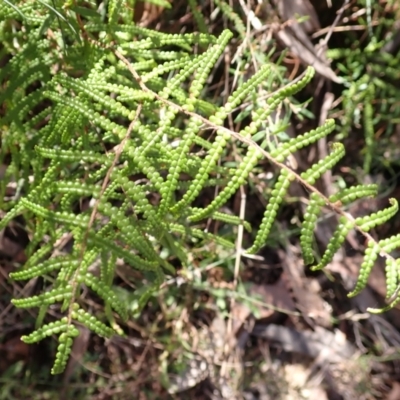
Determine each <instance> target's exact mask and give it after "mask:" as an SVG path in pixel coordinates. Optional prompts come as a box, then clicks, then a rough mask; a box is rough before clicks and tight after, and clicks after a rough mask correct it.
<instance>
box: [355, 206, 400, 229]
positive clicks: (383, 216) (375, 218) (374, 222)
mask: <svg viewBox="0 0 400 400" xmlns="http://www.w3.org/2000/svg"><path fill="white" fill-rule="evenodd" d="M389 202H390V204H391V207H388V208H386V209H385V210H380V211H378V212H376V213H373V214H371V215H367V216H366V217H360V218H357V219H356V225H357V226H358V227H359V228H360V229H361V230H363V231H364V232H368V231H369V230H371V229H372V228H375V227H376V226H378V225H382V224H383V223H385V222H386V221H388V220H389V219H390V218H392V217H393V216H394V215H395V214H396V213H397V211H398V210H399V204H398V202H397V200H396V199H393V198H392V199H389Z"/></svg>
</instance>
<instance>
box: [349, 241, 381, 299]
mask: <svg viewBox="0 0 400 400" xmlns="http://www.w3.org/2000/svg"><path fill="white" fill-rule="evenodd" d="M380 251H381V246H380V245H379V243H374V242H370V243H368V247H367V249H366V250H365V253H364V261H363V262H362V264H361V266H360V273H359V275H358V279H357V283H356V286H355V288H354V290H353V291H352V292H350V293H349V294H348V295H347V296H348V297H354V296H356V295H357V294H358V293H360V292H361V290H363V289H364V288H365V286H366V285H367V281H368V277H369V275H370V273H371V270H372V267H373V266H374V264H375V261H376V259H377V258H378V255H379V252H380Z"/></svg>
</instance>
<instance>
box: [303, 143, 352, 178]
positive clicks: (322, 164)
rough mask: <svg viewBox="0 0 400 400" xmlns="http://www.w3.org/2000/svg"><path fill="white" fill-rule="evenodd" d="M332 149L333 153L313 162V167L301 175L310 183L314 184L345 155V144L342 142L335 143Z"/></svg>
mask: <svg viewBox="0 0 400 400" xmlns="http://www.w3.org/2000/svg"><path fill="white" fill-rule="evenodd" d="M331 149H332V150H333V151H332V153H331V154H329V155H328V156H326V157H325V158H323V159H322V160H319V161H318V162H317V163H316V164H313V165H312V166H311V168H309V169H308V170H307V171H305V172H303V173H302V174H301V175H300V176H301V177H302V178H303V179H304V180H305V181H306V182H308V183H309V184H310V185H314V183H315V181H316V180H317V179H318V178H319V177H320V176H321V175H322V174H324V173H325V172H326V171H328V170H330V169H332V167H334V166H335V165H336V164H337V163H338V162H339V160H340V159H341V158H342V157H343V156H344V146H343V144H342V143H333V144H332V145H331Z"/></svg>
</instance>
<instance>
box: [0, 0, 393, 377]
mask: <svg viewBox="0 0 400 400" xmlns="http://www.w3.org/2000/svg"><path fill="white" fill-rule="evenodd" d="M155 3H157V4H161V3H164V2H155ZM219 3H220V6H221V9H224V12H225V13H228V11H229V10H228V9H227V8H226V7H227V6H226V3H223V2H219ZM88 4H89V3H88ZM120 5H121V2H120V1H110V2H109V7H108V18H106V17H105V16H104V15H100V14H98V13H97V11H96V10H95V9H94V8H90V5H87V6H85V7H77V6H76V5H75V4H70V3H62V2H56V1H55V2H54V5H53V6H50V5H49V4H47V3H46V4H45V3H43V2H21V3H18V4H15V5H14V6H11V5H10V4H8V3H1V5H0V19H1V20H2V21H4V22H3V23H2V25H1V33H0V34H1V38H2V41H3V42H4V48H5V49H6V51H7V54H10V55H11V61H10V62H9V63H8V64H7V66H6V67H5V68H3V69H2V70H1V71H0V80H1V83H2V86H3V87H4V91H3V93H2V94H1V100H2V102H3V103H4V110H5V111H4V115H3V114H2V116H1V117H2V118H1V126H2V130H3V132H2V137H1V140H2V143H1V158H0V159H1V160H4V159H5V157H6V156H7V157H9V158H10V160H11V161H10V163H9V166H8V169H7V172H6V179H5V181H4V182H2V183H1V191H2V193H4V192H5V188H6V185H7V182H8V181H10V180H15V181H17V182H20V183H19V184H20V186H21V187H20V190H19V193H20V194H19V195H18V196H16V197H15V198H13V199H12V200H11V201H9V202H4V201H3V199H2V200H1V201H2V203H1V208H4V209H6V210H8V213H7V214H6V216H5V218H4V219H3V220H2V221H1V222H0V230H1V229H4V228H5V227H6V226H7V225H8V224H9V223H10V222H11V221H12V220H13V219H14V218H15V217H16V216H19V215H22V216H23V217H24V219H25V221H26V224H27V228H28V229H29V230H30V232H32V240H31V244H30V246H29V249H28V251H29V253H30V254H29V255H30V257H29V260H28V261H27V263H26V264H25V265H24V266H23V267H22V269H21V270H20V271H17V272H14V273H12V274H11V278H13V279H15V280H27V279H31V278H35V277H39V276H41V277H43V278H44V281H45V289H44V292H43V293H41V294H39V295H37V296H31V297H28V298H23V299H15V300H13V303H14V304H15V305H16V306H17V307H23V308H25V307H40V308H41V309H46V308H47V307H49V306H50V305H51V306H52V307H54V305H55V304H58V303H59V309H60V312H61V313H64V314H65V316H64V317H63V318H62V319H61V320H59V321H54V322H49V323H46V324H44V325H43V326H41V327H40V328H38V329H37V330H35V331H34V332H32V333H31V334H30V335H27V336H24V337H23V340H24V341H25V342H27V343H34V342H37V341H40V340H42V339H43V338H45V337H47V336H52V335H57V336H58V341H59V346H58V348H57V354H56V360H55V363H54V367H53V370H52V372H53V373H60V372H62V371H63V370H64V368H65V365H66V363H67V360H68V357H69V354H70V352H71V346H72V343H73V338H74V337H76V336H77V334H78V333H79V332H78V329H77V327H76V326H77V325H80V324H82V325H84V326H86V327H87V328H89V329H90V330H91V331H93V332H95V333H96V334H98V335H101V336H104V337H110V336H111V335H113V334H114V333H116V332H115V331H114V329H113V328H110V327H109V326H108V325H106V324H105V323H104V322H103V320H104V319H107V318H108V320H109V321H108V322H109V324H110V325H111V326H114V324H113V320H112V313H111V312H107V310H113V311H115V312H116V313H117V314H118V315H119V316H120V317H121V318H122V319H124V320H126V319H128V318H129V317H130V313H129V311H128V310H127V305H126V304H125V303H124V299H123V298H121V297H120V295H119V292H118V291H117V290H116V288H115V287H114V276H115V269H116V268H117V262H123V263H124V264H125V265H128V266H130V267H131V268H132V269H133V270H135V271H137V274H138V275H136V277H137V278H136V279H135V280H134V281H133V282H130V283H131V284H132V285H133V287H134V289H133V296H132V300H133V301H134V302H135V304H136V308H135V309H134V310H132V309H131V310H130V312H131V313H132V312H133V313H137V312H138V311H140V310H141V308H142V307H143V306H144V305H145V304H146V302H147V301H148V300H149V299H150V298H151V296H152V295H153V294H154V293H155V292H156V291H157V290H158V289H159V287H160V285H161V284H162V283H163V282H164V280H165V274H170V275H173V274H175V267H174V266H176V265H179V268H182V269H185V267H186V266H187V265H188V263H189V260H188V253H189V252H190V250H192V249H193V248H196V246H201V245H203V244H207V245H213V244H214V243H217V244H219V245H220V246H224V247H226V248H227V249H234V248H235V243H234V241H233V240H231V238H225V237H222V235H221V234H220V233H219V232H216V233H214V234H211V233H209V232H207V231H204V230H203V229H201V228H202V227H203V226H202V225H200V222H201V221H202V220H204V219H205V218H210V219H214V220H217V221H223V222H225V223H227V224H232V225H233V226H236V225H243V226H244V227H246V228H247V229H248V230H250V228H251V227H250V226H249V224H248V223H247V222H246V221H242V220H240V219H239V218H237V217H234V216H231V215H227V214H224V213H222V212H221V211H219V209H220V208H221V207H222V206H224V205H225V204H226V203H227V201H228V200H229V199H230V198H231V197H232V196H233V195H234V194H235V193H236V191H237V190H238V189H239V187H240V186H241V185H244V184H246V183H247V182H248V181H249V176H250V174H251V172H252V171H253V169H254V168H255V166H256V165H257V164H258V162H259V161H260V160H261V159H262V158H267V159H268V160H270V161H271V162H272V163H273V164H274V165H276V166H277V167H279V169H280V172H279V173H278V174H279V176H278V178H277V180H276V183H275V186H274V188H273V190H272V193H271V197H270V199H269V204H268V205H267V207H266V210H265V214H264V216H263V218H262V221H261V224H260V226H259V227H258V230H257V233H256V234H255V238H254V241H253V244H252V245H251V246H250V248H249V250H248V252H249V253H255V252H257V251H258V250H259V249H260V248H262V247H263V246H264V245H265V244H266V242H267V240H268V236H269V234H270V232H271V229H272V226H273V223H274V222H275V220H276V218H277V216H278V212H279V207H280V205H281V204H282V203H283V202H284V198H285V195H286V192H287V190H288V188H289V185H290V183H291V182H292V181H293V180H295V179H296V180H298V181H300V182H301V183H303V184H304V185H305V186H306V187H307V188H308V189H309V190H310V191H311V192H312V194H311V199H310V204H309V207H308V209H307V212H306V214H305V216H304V226H303V229H302V232H301V238H300V242H301V245H302V248H303V252H304V259H305V262H306V263H312V262H313V250H312V248H311V245H312V242H313V239H312V232H313V229H314V228H315V226H316V223H317V217H318V214H319V213H320V211H321V208H322V207H323V206H324V205H326V206H328V207H330V208H333V209H334V210H335V211H337V212H339V213H342V214H343V212H342V211H341V210H340V209H339V208H338V206H337V204H338V203H343V204H346V203H349V202H351V201H353V200H354V199H356V198H361V197H365V196H371V195H375V194H376V187H375V186H373V187H372V186H356V187H353V188H348V189H345V190H342V191H341V192H339V193H337V194H336V195H334V196H332V197H331V198H330V199H326V198H325V197H324V196H323V195H322V194H321V193H319V192H317V191H316V189H315V188H314V186H313V185H314V183H315V181H316V180H317V179H318V178H319V177H320V176H321V175H322V174H323V173H324V172H326V171H327V170H329V169H331V168H332V167H333V166H334V165H335V164H336V163H337V162H338V161H339V160H340V158H341V157H342V156H343V155H344V147H343V145H341V144H340V143H335V144H333V145H332V147H331V150H332V151H331V153H330V154H329V155H328V156H327V157H326V158H325V159H324V160H321V161H320V162H318V163H316V164H315V165H312V166H310V168H309V169H308V170H307V171H304V172H303V173H297V172H296V171H292V170H291V169H290V168H289V167H287V166H286V164H284V162H285V161H286V159H287V157H288V156H290V155H291V154H292V153H294V152H296V151H298V150H300V149H302V148H304V147H306V146H309V145H310V144H312V143H315V142H316V141H318V140H319V139H321V138H323V137H326V136H327V135H329V134H330V133H331V132H332V130H333V129H334V126H335V125H334V121H333V120H328V121H327V122H326V123H325V124H324V125H322V126H320V127H318V128H316V129H314V130H311V131H310V132H307V133H305V134H304V135H301V136H298V137H296V138H293V139H290V140H289V141H287V142H283V143H280V144H278V146H277V147H276V148H275V149H274V150H273V151H271V152H267V151H266V150H264V148H263V146H262V143H261V145H258V144H257V142H255V141H254V138H255V137H256V134H258V133H259V132H260V131H261V132H262V131H263V130H264V129H265V128H266V121H267V118H268V117H269V116H270V115H271V114H272V113H273V112H274V111H276V110H277V108H278V107H279V106H281V105H282V104H283V103H285V102H287V101H288V99H289V98H290V96H292V95H293V94H295V93H296V92H298V91H299V90H301V89H302V88H303V87H304V86H306V85H307V84H308V83H309V82H310V80H311V79H312V76H313V73H314V71H313V69H312V68H308V69H307V70H306V71H305V73H304V74H303V76H302V77H301V78H300V79H298V80H297V81H294V82H290V83H288V84H287V85H286V86H284V87H282V88H280V89H279V90H276V91H273V92H272V90H270V89H271V85H272V83H274V80H276V78H277V77H276V76H275V75H274V68H272V67H273V66H272V65H268V64H267V65H265V66H264V67H263V68H261V69H260V70H259V71H258V72H256V73H255V74H254V75H253V76H252V77H251V78H250V79H249V80H248V81H247V82H245V83H243V84H242V85H240V86H239V87H238V88H237V89H236V90H235V91H234V92H233V93H232V94H231V95H230V96H229V98H228V99H227V101H226V102H225V104H223V105H221V106H219V107H218V106H217V105H215V104H214V102H212V101H209V100H208V99H207V97H206V96H205V94H204V93H205V90H206V84H207V79H208V78H209V76H210V73H211V71H212V68H213V67H214V66H215V64H216V63H217V61H218V59H219V58H220V57H221V55H222V54H223V52H224V50H225V48H226V46H227V44H228V42H229V40H230V38H231V37H232V33H231V32H229V31H227V30H226V31H223V32H222V33H221V35H220V36H219V37H214V36H212V35H208V34H205V33H201V34H179V35H172V34H164V33H161V32H156V31H150V30H147V29H143V28H140V27H138V26H136V25H134V24H133V23H132V22H130V21H132V18H131V17H132V16H131V15H129V12H130V11H126V10H125V11H124V12H123V13H122V15H121V16H119V15H117V14H118V12H117V10H119V9H120ZM191 7H193V5H192V4H191ZM223 7H225V8H223ZM129 18H130V19H129ZM117 20H118V23H117ZM15 21H19V23H20V25H19V27H20V28H19V29H14V22H15ZM128 21H129V22H128ZM21 26H23V27H24V29H22V28H21ZM50 31H51V32H52V34H51V35H50V34H49V32H50ZM77 38H78V39H77ZM71 43H72V44H71ZM196 49H197V50H196ZM128 59H129V60H128ZM275 83H276V82H275ZM260 86H262V87H263V88H264V90H268V91H270V92H272V93H270V96H269V97H268V99H267V101H266V103H265V104H261V103H258V102H256V101H253V102H252V106H253V109H252V114H251V120H250V121H249V122H248V124H247V126H246V127H245V128H243V129H242V130H241V131H240V132H232V131H230V130H228V129H227V128H225V127H224V124H225V120H226V119H227V118H228V117H229V116H231V115H232V114H233V113H234V112H235V110H236V108H237V107H239V106H240V105H242V104H243V103H244V102H245V101H249V99H252V98H253V95H254V94H255V93H256V90H257V88H258V87H260ZM207 127H211V128H213V129H214V130H215V135H214V138H213V139H209V140H206V139H205V137H206V136H205V128H207ZM274 133H275V132H272V134H274ZM233 139H237V140H239V141H240V142H241V144H242V145H243V148H242V150H243V154H244V155H243V157H242V159H241V161H240V163H239V165H238V167H237V168H236V169H235V170H234V171H232V170H231V169H230V168H228V167H226V166H224V164H223V163H221V164H220V165H219V160H221V158H223V157H224V155H225V154H226V152H227V150H229V146H228V142H229V141H231V140H233ZM199 149H200V150H201V151H199ZM31 176H33V180H32V179H30V177H31ZM221 179H222V180H221ZM221 182H222V183H223V184H224V188H223V189H222V190H221V191H220V192H219V194H218V195H217V196H216V197H215V198H214V200H213V201H212V202H211V203H210V204H209V206H207V207H204V208H201V207H199V206H198V205H196V204H195V203H196V200H198V199H199V197H200V196H201V195H202V193H203V191H204V189H205V188H207V187H209V186H217V185H220V184H221ZM396 211H397V202H395V201H394V200H392V201H391V207H389V208H388V209H386V210H382V211H380V212H378V213H375V214H372V215H371V216H368V217H363V218H358V219H356V220H354V219H353V218H351V217H349V216H346V215H342V216H341V218H340V221H339V225H338V228H337V230H336V232H335V234H334V235H333V237H332V239H331V241H330V243H329V244H328V248H327V249H326V252H325V254H324V255H323V257H322V259H321V260H320V261H319V263H318V264H317V265H316V266H314V268H315V269H319V268H323V267H324V266H326V265H327V263H328V262H329V261H330V260H331V259H332V257H333V255H334V252H335V251H336V250H337V249H338V248H339V247H340V246H341V245H342V243H343V241H344V240H345V236H346V234H347V232H348V231H349V230H350V229H352V228H356V229H358V230H359V231H360V232H362V233H363V234H364V235H367V237H368V239H369V245H368V246H369V247H368V249H367V251H366V256H365V260H364V262H363V264H362V266H361V271H360V277H359V281H358V283H357V286H356V288H355V291H354V292H353V293H352V294H355V293H357V292H358V291H359V290H361V289H362V287H363V286H365V283H366V280H367V278H368V275H369V271H370V269H371V268H372V265H373V262H374V261H375V259H376V257H377V255H378V254H381V255H383V256H387V273H388V278H387V279H388V295H390V296H391V295H393V294H395V292H396V287H397V285H398V284H399V274H398V265H399V264H398V262H397V261H395V260H393V259H392V258H390V257H389V256H388V253H389V252H390V251H392V249H393V248H394V247H398V246H399V245H400V243H398V242H399V239H398V238H397V237H392V238H388V239H386V240H381V241H379V242H376V241H374V240H373V239H372V237H370V236H369V235H368V234H367V232H368V231H369V230H370V229H371V228H373V227H374V226H377V225H379V224H381V223H383V222H384V221H386V220H387V219H388V218H390V217H391V216H392V215H393V214H394V212H396ZM65 238H67V239H68V240H67V242H68V243H69V244H70V246H65V245H60V243H62V242H63V240H64V239H65ZM87 289H90V290H91V291H93V292H94V293H96V295H97V296H98V297H99V298H100V299H101V300H102V301H103V302H104V310H105V316H102V315H96V316H95V315H92V314H91V313H90V312H89V311H87V310H86V306H85V301H84V296H83V293H84V291H85V290H87ZM395 301H397V299H395Z"/></svg>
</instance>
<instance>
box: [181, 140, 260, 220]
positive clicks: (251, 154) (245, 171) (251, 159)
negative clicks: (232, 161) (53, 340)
mask: <svg viewBox="0 0 400 400" xmlns="http://www.w3.org/2000/svg"><path fill="white" fill-rule="evenodd" d="M261 157H262V153H261V152H260V151H259V150H258V149H257V148H256V147H250V148H249V149H248V151H247V154H246V156H245V157H244V159H243V161H242V162H241V163H240V165H239V167H238V168H237V169H236V171H235V174H234V175H233V177H232V178H231V180H230V181H229V183H228V185H227V186H226V187H225V188H224V190H222V192H220V193H219V194H218V196H217V197H216V198H215V199H214V200H213V201H212V202H211V204H210V205H208V206H207V207H206V208H204V209H203V210H201V211H200V212H199V213H196V214H194V215H192V216H191V217H190V218H189V219H190V220H191V221H193V222H196V221H199V220H201V219H203V218H206V217H207V216H209V215H210V214H212V213H213V212H215V211H216V210H217V209H218V208H220V207H221V206H222V205H223V204H225V203H226V202H227V201H228V200H229V198H230V197H231V196H233V195H234V194H235V193H236V191H237V189H238V188H239V187H240V186H241V185H243V184H244V183H245V182H246V179H247V178H248V176H249V174H250V172H252V171H253V169H254V167H255V166H256V165H257V163H258V161H259V160H260V158H261Z"/></svg>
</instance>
